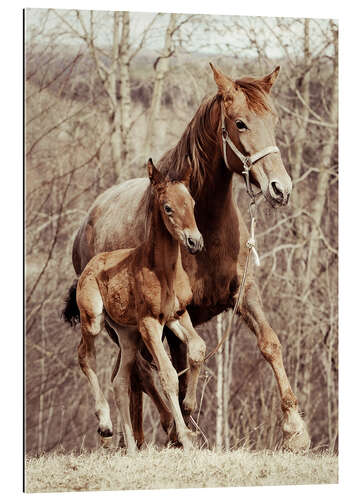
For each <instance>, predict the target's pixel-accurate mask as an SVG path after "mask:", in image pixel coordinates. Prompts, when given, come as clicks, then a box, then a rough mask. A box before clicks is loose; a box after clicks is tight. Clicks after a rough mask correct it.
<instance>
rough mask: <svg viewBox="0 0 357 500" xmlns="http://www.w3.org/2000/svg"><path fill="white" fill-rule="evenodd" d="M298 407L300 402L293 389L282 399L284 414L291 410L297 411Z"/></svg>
mask: <svg viewBox="0 0 357 500" xmlns="http://www.w3.org/2000/svg"><path fill="white" fill-rule="evenodd" d="M297 406H298V400H297V398H296V396H295V394H294V393H293V391H292V390H291V389H288V390H287V391H286V392H285V394H283V396H282V398H281V409H282V411H283V413H284V414H285V413H287V412H288V411H289V410H291V409H295V408H297Z"/></svg>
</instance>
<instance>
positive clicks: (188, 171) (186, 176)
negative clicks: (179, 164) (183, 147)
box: [181, 155, 193, 189]
mask: <svg viewBox="0 0 357 500" xmlns="http://www.w3.org/2000/svg"><path fill="white" fill-rule="evenodd" d="M192 171H193V169H192V162H191V158H190V157H189V156H188V155H186V162H185V170H184V173H183V176H182V178H181V182H183V184H185V186H186V187H187V188H188V189H190V181H191V175H192Z"/></svg>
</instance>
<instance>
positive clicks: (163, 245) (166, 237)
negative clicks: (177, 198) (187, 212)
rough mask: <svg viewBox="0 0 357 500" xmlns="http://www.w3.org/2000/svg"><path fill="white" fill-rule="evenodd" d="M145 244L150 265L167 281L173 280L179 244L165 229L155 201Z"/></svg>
mask: <svg viewBox="0 0 357 500" xmlns="http://www.w3.org/2000/svg"><path fill="white" fill-rule="evenodd" d="M146 245H147V248H146V251H147V255H148V257H149V265H150V267H152V268H153V270H155V271H157V272H158V273H159V274H162V275H163V277H164V278H165V279H166V280H167V281H171V280H173V279H174V277H175V274H176V268H177V263H178V260H179V258H180V244H179V242H178V241H177V240H176V239H175V238H173V237H172V236H171V234H170V233H169V231H168V230H167V228H166V226H165V223H164V221H163V219H162V215H161V211H160V209H159V207H158V205H157V203H156V201H155V202H154V207H153V211H152V219H151V227H150V231H149V237H148V240H147V242H146Z"/></svg>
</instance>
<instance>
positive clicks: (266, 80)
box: [261, 66, 280, 93]
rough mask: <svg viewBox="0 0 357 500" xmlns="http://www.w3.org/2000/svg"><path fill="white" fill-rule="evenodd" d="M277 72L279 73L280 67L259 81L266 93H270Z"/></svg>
mask: <svg viewBox="0 0 357 500" xmlns="http://www.w3.org/2000/svg"><path fill="white" fill-rule="evenodd" d="M279 71H280V66H277V67H276V68H275V69H274V71H272V72H271V73H269V75H266V76H264V77H263V78H262V79H261V81H262V83H263V85H264V87H265V89H266V91H267V92H268V93H269V92H270V90H271V88H272V86H273V85H274V83H275V80H276V79H277V78H278V75H279Z"/></svg>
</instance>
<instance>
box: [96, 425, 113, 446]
mask: <svg viewBox="0 0 357 500" xmlns="http://www.w3.org/2000/svg"><path fill="white" fill-rule="evenodd" d="M98 434H99V439H100V444H101V446H102V447H103V448H109V446H110V445H111V442H112V439H113V432H112V431H111V430H109V429H105V430H102V429H101V428H99V429H98Z"/></svg>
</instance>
